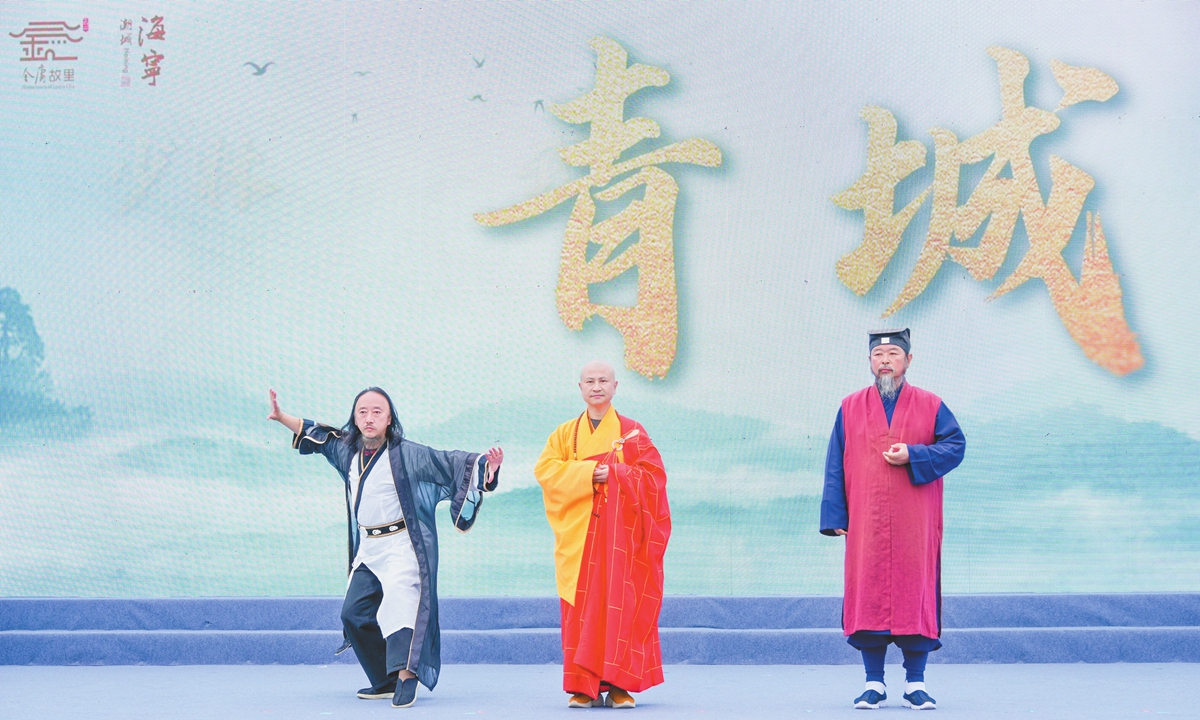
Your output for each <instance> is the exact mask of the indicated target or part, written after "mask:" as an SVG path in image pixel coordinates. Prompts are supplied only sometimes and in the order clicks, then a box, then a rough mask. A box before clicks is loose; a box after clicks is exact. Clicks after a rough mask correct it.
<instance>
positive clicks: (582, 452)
mask: <svg viewBox="0 0 1200 720" xmlns="http://www.w3.org/2000/svg"><path fill="white" fill-rule="evenodd" d="M622 439H623V442H621V440H622ZM614 445H616V447H614ZM597 464H606V465H608V466H609V475H608V481H607V482H605V483H602V484H597V485H595V486H593V484H592V482H591V478H592V471H593V470H594V469H595V467H596V465H597ZM534 473H535V475H536V476H537V478H538V482H539V483H540V484H541V485H542V493H543V499H544V500H545V502H546V517H547V519H548V520H549V521H550V525H551V527H552V528H553V529H554V531H555V560H556V575H557V580H558V588H559V595H560V598H561V607H562V642H563V689H564V690H566V691H567V692H569V693H577V692H578V693H583V694H585V695H587V696H588V697H592V698H595V697H597V696H598V695H599V693H601V692H602V691H604V690H606V689H607V687H608V686H610V685H613V686H616V687H619V688H621V689H623V690H627V691H629V692H641V691H643V690H646V689H648V688H650V687H653V686H654V685H658V684H659V683H661V682H662V681H663V672H662V650H661V648H660V646H659V639H658V615H659V610H660V609H661V607H662V598H663V553H664V552H665V551H666V547H667V539H668V538H669V537H670V534H671V515H670V510H669V508H668V506H667V476H666V472H665V471H664V470H663V465H662V457H661V456H660V455H659V453H658V450H657V449H656V448H655V447H654V444H653V443H652V442H651V441H650V436H649V435H648V434H647V433H646V429H645V428H644V427H642V426H641V425H640V424H638V423H637V422H635V421H633V420H630V419H629V418H625V417H620V416H619V415H617V413H616V411H614V410H612V409H611V408H610V409H609V411H608V414H606V415H605V417H604V419H603V420H601V422H600V425H599V426H598V427H597V428H596V429H595V431H594V432H593V430H592V427H591V423H590V422H589V420H588V418H587V417H586V415H583V416H580V418H577V419H575V420H571V421H569V422H566V423H563V424H562V425H561V426H560V427H559V428H558V429H557V430H556V431H555V432H554V434H553V435H551V436H550V439H549V440H548V441H547V443H546V449H545V451H543V453H542V457H541V458H540V459H539V460H538V463H537V466H536V467H535V469H534Z"/></svg>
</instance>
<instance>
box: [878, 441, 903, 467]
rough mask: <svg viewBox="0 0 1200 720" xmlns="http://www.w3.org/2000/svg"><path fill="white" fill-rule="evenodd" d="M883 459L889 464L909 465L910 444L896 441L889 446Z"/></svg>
mask: <svg viewBox="0 0 1200 720" xmlns="http://www.w3.org/2000/svg"><path fill="white" fill-rule="evenodd" d="M883 459H884V460H886V461H887V463H888V464H889V465H907V464H908V446H907V445H905V444H904V443H896V444H894V445H892V446H891V447H890V448H888V449H887V450H886V451H885V452H884V453H883Z"/></svg>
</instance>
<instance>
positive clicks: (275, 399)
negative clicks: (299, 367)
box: [267, 388, 283, 420]
mask: <svg viewBox="0 0 1200 720" xmlns="http://www.w3.org/2000/svg"><path fill="white" fill-rule="evenodd" d="M268 392H270V393H271V414H270V415H267V419H268V420H281V419H283V411H282V410H280V409H279V396H278V395H276V394H275V390H274V388H272V389H271V390H269V391H268Z"/></svg>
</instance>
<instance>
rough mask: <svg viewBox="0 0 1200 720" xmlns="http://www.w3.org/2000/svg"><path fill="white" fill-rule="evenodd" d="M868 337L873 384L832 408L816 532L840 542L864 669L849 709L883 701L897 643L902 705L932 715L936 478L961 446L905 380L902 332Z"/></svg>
mask: <svg viewBox="0 0 1200 720" xmlns="http://www.w3.org/2000/svg"><path fill="white" fill-rule="evenodd" d="M870 338H871V339H870V361H871V372H872V373H873V374H874V375H875V384H874V385H873V386H871V387H867V388H864V389H862V390H859V391H858V392H856V393H854V394H852V395H850V396H848V397H847V398H846V399H844V400H842V407H841V409H840V410H839V411H838V416H837V422H836V423H835V424H834V428H833V435H832V436H831V437H830V439H829V453H828V454H827V455H826V459H825V491H824V496H823V498H822V500H821V533H822V534H825V535H837V536H844V537H845V538H846V575H845V596H844V600H843V603H842V629H843V631H844V632H845V634H846V639H847V642H849V643H850V644H851V645H852V646H854V647H856V648H858V649H859V650H860V651H861V652H862V656H863V665H864V667H865V668H866V671H867V686H866V690H865V691H864V692H863V694H862V695H860V696H859V697H858V698H856V699H855V701H854V706H855V707H857V708H863V709H875V708H879V707H883V706H884V705H886V704H887V688H886V686H885V685H884V682H883V665H884V658H885V656H886V654H887V646H888V645H889V644H890V643H895V644H896V646H897V647H899V648H900V649H901V651H902V652H903V654H904V669H905V673H906V682H905V688H904V696H903V704H904V706H905V707H910V708H913V709H916V710H931V709H934V708H936V707H937V703H936V702H935V701H934V699H933V698H932V697H930V696H929V694H928V693H927V692H926V691H925V662H926V660H927V659H928V657H929V653H930V651H932V650H937V649H938V648H940V647H941V646H942V643H941V640H940V639H939V638H940V636H941V633H942V617H941V615H942V476H943V475H945V474H946V473H948V472H950V471H951V470H953V469H954V468H956V467H958V465H959V463H961V462H962V460H963V456H964V454H965V452H966V444H967V443H966V438H965V437H964V436H963V432H962V429H961V428H960V427H959V426H958V421H957V420H955V418H954V415H953V414H952V413H951V412H950V410H949V409H948V408H947V407H946V406H945V404H943V403H942V401H941V398H939V397H938V396H937V395H934V394H933V393H931V392H928V391H926V390H922V389H920V388H917V387H913V386H912V385H910V384H908V383H907V382H906V381H905V373H907V371H908V368H909V365H910V364H911V363H912V354H911V353H910V352H909V347H910V335H909V331H908V329H907V328H905V329H904V330H885V331H880V332H875V333H871V334H870Z"/></svg>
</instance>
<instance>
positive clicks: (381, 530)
mask: <svg viewBox="0 0 1200 720" xmlns="http://www.w3.org/2000/svg"><path fill="white" fill-rule="evenodd" d="M359 527H360V528H362V529H363V530H364V531H365V532H366V533H367V537H369V538H377V537H385V536H387V535H395V534H396V533H398V532H400V531H402V530H404V528H405V525H404V519H403V518H401V519H399V520H397V521H396V522H390V523H388V524H386V525H375V526H373V527H367V526H366V525H359Z"/></svg>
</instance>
